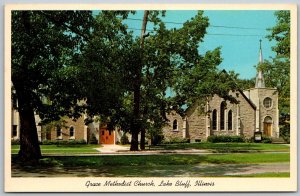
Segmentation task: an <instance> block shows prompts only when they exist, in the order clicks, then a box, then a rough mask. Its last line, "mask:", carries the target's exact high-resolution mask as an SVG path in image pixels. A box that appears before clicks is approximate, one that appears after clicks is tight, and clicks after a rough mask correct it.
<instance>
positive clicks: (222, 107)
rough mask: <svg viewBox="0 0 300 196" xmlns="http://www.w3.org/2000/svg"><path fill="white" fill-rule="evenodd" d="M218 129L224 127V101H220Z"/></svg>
mask: <svg viewBox="0 0 300 196" xmlns="http://www.w3.org/2000/svg"><path fill="white" fill-rule="evenodd" d="M220 129H221V130H224V129H225V101H223V102H222V103H221V113H220Z"/></svg>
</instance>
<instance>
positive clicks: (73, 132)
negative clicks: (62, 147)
mask: <svg viewBox="0 0 300 196" xmlns="http://www.w3.org/2000/svg"><path fill="white" fill-rule="evenodd" d="M74 136H75V130H74V127H73V126H71V127H70V137H74Z"/></svg>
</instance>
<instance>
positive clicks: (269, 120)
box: [264, 116, 272, 136]
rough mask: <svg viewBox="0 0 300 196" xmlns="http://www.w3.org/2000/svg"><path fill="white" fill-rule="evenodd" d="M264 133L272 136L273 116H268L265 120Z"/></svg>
mask: <svg viewBox="0 0 300 196" xmlns="http://www.w3.org/2000/svg"><path fill="white" fill-rule="evenodd" d="M264 135H265V136H272V118H271V117H270V116H267V117H266V118H265V120H264Z"/></svg>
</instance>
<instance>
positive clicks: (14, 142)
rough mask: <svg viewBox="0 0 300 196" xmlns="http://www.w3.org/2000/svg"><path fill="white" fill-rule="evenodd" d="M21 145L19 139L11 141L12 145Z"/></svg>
mask: <svg viewBox="0 0 300 196" xmlns="http://www.w3.org/2000/svg"><path fill="white" fill-rule="evenodd" d="M19 144H20V140H19V139H12V140H11V145H19Z"/></svg>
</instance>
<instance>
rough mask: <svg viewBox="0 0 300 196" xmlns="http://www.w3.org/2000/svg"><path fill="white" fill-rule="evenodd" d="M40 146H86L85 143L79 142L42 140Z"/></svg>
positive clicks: (83, 141)
mask: <svg viewBox="0 0 300 196" xmlns="http://www.w3.org/2000/svg"><path fill="white" fill-rule="evenodd" d="M41 144H42V145H78V144H86V141H85V140H83V139H81V140H44V141H43V142H42V143H41Z"/></svg>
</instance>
